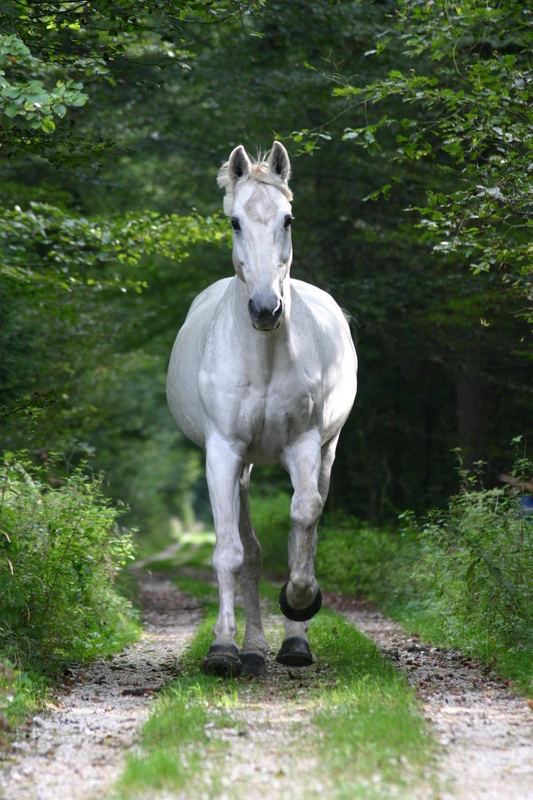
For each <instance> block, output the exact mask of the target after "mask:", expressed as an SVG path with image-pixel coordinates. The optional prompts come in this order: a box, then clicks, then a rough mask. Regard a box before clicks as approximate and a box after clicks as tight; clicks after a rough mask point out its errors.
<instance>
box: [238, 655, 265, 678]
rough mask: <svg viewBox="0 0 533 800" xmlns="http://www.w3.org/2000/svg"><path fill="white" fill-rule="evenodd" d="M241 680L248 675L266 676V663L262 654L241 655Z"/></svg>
mask: <svg viewBox="0 0 533 800" xmlns="http://www.w3.org/2000/svg"><path fill="white" fill-rule="evenodd" d="M241 664H242V672H241V678H244V677H246V675H264V674H265V673H266V662H265V659H264V658H263V656H262V655H261V653H241Z"/></svg>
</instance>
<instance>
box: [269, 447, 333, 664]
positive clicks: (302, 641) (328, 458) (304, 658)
mask: <svg viewBox="0 0 533 800" xmlns="http://www.w3.org/2000/svg"><path fill="white" fill-rule="evenodd" d="M338 439H339V434H337V435H336V436H334V437H333V438H332V439H330V441H329V442H327V443H326V444H325V445H323V447H322V449H321V454H320V460H321V463H320V473H319V479H318V491H319V494H320V497H321V499H322V505H324V503H325V502H326V498H327V496H328V492H329V481H330V476H331V468H332V466H333V462H334V460H335V450H336V447H337V441H338ZM314 535H315V543H316V526H315V533H314ZM294 537H295V532H294V530H292V531H291V538H290V539H289V551H290V552H291V551H292V552H293V553H294V552H295V550H296V542H295V540H294ZM308 627H309V622H308V621H306V622H298V621H294V620H292V619H288V618H285V636H284V638H283V643H282V645H281V649H280V651H279V653H278V654H277V656H276V661H279V663H280V664H284V665H285V666H289V667H306V666H309V665H310V664H312V663H313V655H312V653H311V648H310V646H309V641H308V639H307V629H308Z"/></svg>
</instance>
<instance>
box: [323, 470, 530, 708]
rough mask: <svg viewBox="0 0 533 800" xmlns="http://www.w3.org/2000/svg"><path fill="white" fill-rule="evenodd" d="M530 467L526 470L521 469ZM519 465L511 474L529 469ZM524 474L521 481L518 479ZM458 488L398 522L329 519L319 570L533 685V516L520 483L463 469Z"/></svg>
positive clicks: (410, 624) (413, 626) (429, 636)
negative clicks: (494, 482) (494, 480)
mask: <svg viewBox="0 0 533 800" xmlns="http://www.w3.org/2000/svg"><path fill="white" fill-rule="evenodd" d="M526 467H527V469H525V468H526ZM530 469H531V468H530V466H529V467H528V465H526V464H524V463H519V464H518V465H517V468H516V470H515V473H517V474H518V475H521V476H523V475H524V474H526V475H528V476H529V474H531V471H528V470H530ZM522 480H523V477H522ZM461 483H462V489H461V491H460V492H459V493H458V494H456V495H454V496H453V497H451V498H450V501H449V503H448V506H447V507H446V508H444V509H435V510H433V511H430V512H429V513H428V514H427V515H426V516H425V517H424V518H421V519H417V518H416V517H415V516H414V515H413V514H410V513H405V514H403V515H401V518H400V520H399V522H400V524H399V526H398V527H397V528H376V527H375V526H372V525H368V524H364V523H361V522H360V521H358V520H355V519H353V518H349V517H344V516H341V515H337V516H336V517H330V518H329V519H328V520H327V521H326V522H325V525H324V526H323V528H322V533H321V537H320V545H319V548H318V556H317V564H316V569H317V575H318V576H319V580H320V581H321V582H322V583H323V584H325V585H326V586H327V588H329V589H333V590H338V591H341V592H345V593H348V594H352V595H361V596H362V597H364V598H367V599H372V600H375V601H376V602H377V603H378V604H379V605H380V607H381V608H382V609H383V610H384V611H385V613H387V614H389V615H390V616H392V617H393V618H395V619H397V620H399V621H400V622H401V623H402V624H403V625H404V626H405V627H406V628H407V629H408V630H410V631H413V632H416V633H418V634H420V635H421V636H422V637H423V638H424V639H426V640H427V641H431V642H433V643H435V644H437V645H441V646H446V647H454V648H457V649H460V650H462V651H463V652H464V653H466V654H468V655H470V656H471V657H473V658H476V659H478V660H480V661H482V662H484V663H486V664H489V665H491V666H493V667H494V668H495V669H496V670H497V671H498V672H500V673H501V674H502V675H503V676H505V677H507V678H511V679H512V680H513V681H514V682H515V683H516V685H517V686H518V687H520V688H521V689H522V690H523V691H525V692H531V691H532V690H533V583H532V581H531V575H532V574H533V521H532V520H531V518H529V519H528V518H527V517H526V516H525V514H524V506H523V498H522V497H521V495H520V492H519V491H518V490H516V489H513V488H510V487H505V488H503V487H502V488H490V489H486V488H483V486H482V484H481V481H480V477H479V475H476V474H468V473H467V472H465V471H464V470H462V471H461Z"/></svg>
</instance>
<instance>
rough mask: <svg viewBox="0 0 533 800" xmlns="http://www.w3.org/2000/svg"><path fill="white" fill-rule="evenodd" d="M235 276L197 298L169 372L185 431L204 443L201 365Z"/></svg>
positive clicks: (171, 396) (173, 403)
mask: <svg viewBox="0 0 533 800" xmlns="http://www.w3.org/2000/svg"><path fill="white" fill-rule="evenodd" d="M232 280H233V278H222V279H221V280H219V281H216V282H215V283H213V284H211V285H210V286H208V287H207V289H204V291H203V292H200V294H199V295H198V296H197V297H196V298H195V299H194V300H193V302H192V304H191V307H190V309H189V312H188V314H187V316H186V318H185V322H184V323H183V325H182V326H181V328H180V330H179V332H178V335H177V337H176V341H175V342H174V347H173V349H172V354H171V356H170V364H169V368H168V376H167V398H168V404H169V408H170V410H171V412H172V414H173V416H174V418H175V419H176V422H177V423H178V425H179V427H180V428H181V429H182V431H183V432H184V433H185V435H186V436H187V437H188V438H189V439H191V440H192V441H193V442H195V443H196V444H198V445H200V446H203V444H204V419H203V412H202V401H201V395H200V386H199V379H200V374H199V373H200V365H201V363H202V361H203V359H204V353H205V350H206V347H208V339H209V329H210V326H211V324H212V320H213V317H214V316H215V315H216V310H217V308H218V306H219V304H220V302H221V300H222V298H223V296H224V294H225V293H226V291H227V289H228V285H229V284H230V283H231V281H232Z"/></svg>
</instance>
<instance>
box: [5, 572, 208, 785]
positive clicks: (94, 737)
mask: <svg viewBox="0 0 533 800" xmlns="http://www.w3.org/2000/svg"><path fill="white" fill-rule="evenodd" d="M139 592H140V600H141V604H142V607H143V611H144V621H145V632H144V634H143V636H142V638H141V639H140V641H139V642H137V643H136V644H134V645H132V646H131V647H128V648H127V649H126V650H125V651H124V652H123V653H120V654H119V655H116V656H114V657H113V658H111V659H109V660H105V661H104V660H102V661H95V662H93V663H92V664H90V665H89V666H86V667H79V668H77V669H74V670H72V671H71V672H69V673H67V676H66V679H65V683H64V685H63V688H62V689H60V690H59V691H58V692H57V693H56V698H55V700H54V703H53V704H48V706H49V707H48V712H47V713H41V714H38V715H37V716H35V717H34V718H33V724H32V725H31V726H29V728H28V729H27V731H26V734H25V736H24V737H23V738H20V739H18V740H17V741H16V742H15V743H14V746H13V751H12V753H11V754H10V757H9V760H8V762H7V763H4V764H3V765H2V766H3V767H4V769H3V770H2V771H1V772H0V798H1V800H59V798H65V800H88V798H101V797H102V796H103V794H104V791H105V790H107V789H109V787H111V786H112V785H113V782H114V781H115V780H116V778H117V777H118V776H119V774H120V772H121V769H122V766H123V763H124V758H125V754H126V753H127V752H128V750H130V749H131V747H132V746H133V745H134V744H135V741H136V737H137V734H138V731H139V727H140V725H141V724H142V722H143V721H144V720H145V719H146V717H147V715H148V706H149V702H150V699H151V698H152V697H153V696H154V693H156V692H157V691H158V690H159V689H161V688H162V687H163V686H164V685H165V684H167V683H169V682H170V681H171V680H172V678H173V676H174V675H175V672H176V660H177V657H178V656H179V655H180V653H182V652H183V650H184V649H185V647H186V645H187V643H188V641H189V639H190V638H191V636H192V634H193V633H194V629H195V627H196V625H197V623H198V621H199V620H200V617H201V607H200V605H199V604H198V603H197V601H196V600H193V599H191V598H190V597H186V596H185V595H183V594H181V593H180V592H179V591H178V590H177V589H176V587H175V586H174V585H173V584H172V583H171V581H169V580H168V579H166V578H164V577H158V576H157V575H153V576H149V575H147V574H140V575H139Z"/></svg>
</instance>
